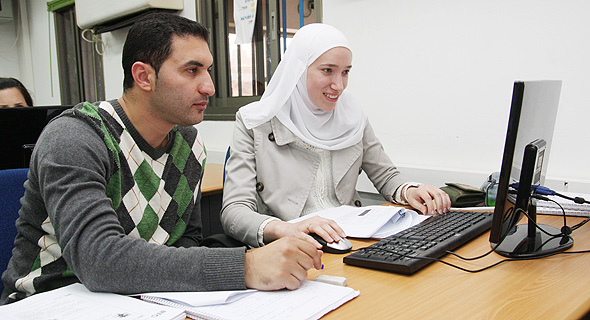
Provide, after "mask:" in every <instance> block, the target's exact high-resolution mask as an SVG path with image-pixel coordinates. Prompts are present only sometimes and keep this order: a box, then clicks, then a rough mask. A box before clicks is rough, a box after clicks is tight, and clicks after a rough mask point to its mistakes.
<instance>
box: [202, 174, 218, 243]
mask: <svg viewBox="0 0 590 320" xmlns="http://www.w3.org/2000/svg"><path fill="white" fill-rule="evenodd" d="M201 193H202V195H203V196H202V198H201V223H202V224H203V236H204V237H207V236H210V235H212V234H216V233H223V228H222V227H221V220H220V219H219V213H220V212H221V202H222V200H223V165H222V164H218V163H206V164H205V172H204V173H203V182H202V184H201Z"/></svg>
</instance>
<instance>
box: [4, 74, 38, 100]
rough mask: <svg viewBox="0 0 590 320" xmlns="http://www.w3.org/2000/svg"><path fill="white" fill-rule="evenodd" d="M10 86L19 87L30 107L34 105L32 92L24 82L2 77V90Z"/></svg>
mask: <svg viewBox="0 0 590 320" xmlns="http://www.w3.org/2000/svg"><path fill="white" fill-rule="evenodd" d="M9 88H17V89H18V91H20V93H21V94H22V95H23V97H24V98H25V102H26V103H27V106H29V107H30V106H32V105H33V98H31V94H30V93H29V90H27V88H26V87H25V85H24V84H22V83H21V82H20V81H18V80H17V79H15V78H0V90H4V89H9Z"/></svg>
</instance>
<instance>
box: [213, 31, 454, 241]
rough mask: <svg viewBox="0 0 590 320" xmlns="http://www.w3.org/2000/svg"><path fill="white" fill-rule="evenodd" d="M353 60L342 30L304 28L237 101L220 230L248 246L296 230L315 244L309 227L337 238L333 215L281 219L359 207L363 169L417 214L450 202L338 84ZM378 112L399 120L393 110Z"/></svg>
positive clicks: (340, 232)
mask: <svg viewBox="0 0 590 320" xmlns="http://www.w3.org/2000/svg"><path fill="white" fill-rule="evenodd" d="M351 68H352V51H351V49H350V46H349V44H348V41H347V39H346V38H345V37H344V35H343V34H342V33H341V32H340V31H338V30H337V29H335V28H334V27H331V26H328V25H325V24H310V25H307V26H304V27H302V28H301V29H300V30H299V31H298V32H297V33H296V34H295V36H294V38H293V40H292V42H291V44H290V45H289V47H288V49H287V51H286V53H285V55H284V56H283V58H282V60H281V62H280V63H279V66H278V67H277V70H276V71H275V72H274V74H273V77H272V79H271V81H270V83H269V84H268V87H267V89H266V91H265V92H264V94H263V96H262V98H261V100H260V101H258V102H253V103H251V104H249V105H246V106H244V107H242V108H240V110H239V111H238V113H237V115H236V124H235V129H234V137H233V142H232V146H231V149H230V150H231V152H230V157H229V159H228V161H227V164H226V181H225V185H224V188H223V206H222V212H221V221H222V224H223V228H224V230H225V232H226V233H227V234H228V235H230V236H232V237H234V238H235V239H237V240H239V241H241V242H244V243H247V244H248V245H251V246H254V247H259V246H264V245H267V244H272V242H273V241H275V240H277V239H281V238H283V237H297V238H300V239H303V240H306V241H309V242H310V243H312V244H314V245H316V247H318V248H321V245H320V244H319V243H318V242H317V241H315V240H314V239H313V238H312V237H311V236H310V235H309V234H310V233H316V234H317V235H319V236H321V237H322V238H323V239H324V240H326V241H327V242H333V241H339V240H340V239H341V238H343V237H345V236H346V233H345V232H344V230H342V228H340V226H339V225H338V224H337V223H336V222H334V221H333V220H328V219H324V218H321V217H313V218H310V219H307V220H304V221H301V222H299V223H289V222H287V221H288V220H292V219H295V218H298V217H300V216H303V215H306V214H309V213H312V212H315V211H319V210H322V209H325V208H330V207H337V206H340V205H356V206H361V205H362V203H361V201H360V200H361V199H360V196H359V194H358V193H357V191H356V184H357V180H358V176H359V175H360V173H361V171H364V172H365V173H366V174H367V176H368V177H369V179H370V180H371V182H372V183H373V185H374V186H375V187H376V189H377V190H378V191H379V192H380V193H381V195H383V197H384V199H385V200H387V201H393V202H396V203H401V204H407V205H410V206H412V207H414V208H415V209H417V210H418V211H419V212H421V213H423V214H439V213H444V212H446V211H447V210H448V209H450V206H451V201H450V199H449V196H448V195H447V194H446V193H445V192H444V191H442V190H441V189H439V188H436V187H434V186H431V185H421V184H418V183H414V182H411V181H410V180H409V179H408V178H407V177H404V176H403V175H402V174H401V173H400V171H399V170H398V169H397V168H396V167H395V166H394V165H393V163H392V162H391V160H390V159H389V157H388V156H387V154H386V153H385V151H384V150H383V146H382V145H381V143H380V142H379V139H378V138H377V136H376V135H375V132H374V131H373V128H372V127H371V125H370V123H369V121H368V119H367V117H366V115H365V114H364V112H363V110H362V107H361V102H360V101H359V100H357V99H356V98H355V97H354V96H353V95H351V94H350V93H349V92H348V91H346V87H347V84H348V77H349V72H350V70H351ZM384 98H385V96H384ZM386 116H387V117H390V118H391V119H392V121H402V120H400V119H397V118H396V112H395V109H394V108H392V110H391V113H390V114H389V115H386Z"/></svg>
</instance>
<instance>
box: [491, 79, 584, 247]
mask: <svg viewBox="0 0 590 320" xmlns="http://www.w3.org/2000/svg"><path fill="white" fill-rule="evenodd" d="M560 92H561V81H557V80H543V81H517V82H515V83H514V88H513V92H512V104H511V107H510V117H509V120H508V130H507V133H506V142H505V144H504V154H503V158H502V167H501V169H500V178H499V182H498V193H497V195H496V204H495V208H494V216H493V220H492V228H491V231H490V243H491V245H492V248H494V250H495V251H496V252H497V253H499V254H501V255H504V256H508V257H533V256H542V255H546V254H549V253H553V252H557V251H563V250H566V249H568V248H570V247H571V246H572V245H573V240H572V239H571V238H570V237H563V236H561V232H560V230H559V229H557V228H554V227H551V226H546V225H538V226H536V225H535V223H536V206H535V201H534V199H531V197H530V193H531V186H532V185H542V184H543V183H544V181H545V175H546V171H547V159H548V157H549V152H550V149H551V141H552V137H553V131H554V127H555V118H556V115H557V107H558V104H559V95H560ZM515 182H518V183H519V186H518V191H517V190H515V189H514V188H512V187H511V185H512V184H513V183H515ZM524 211H527V213H528V215H529V217H530V218H529V222H528V224H521V225H518V224H517V223H518V222H519V221H520V219H521V218H522V217H523V215H524ZM538 228H542V229H543V230H544V231H545V232H547V233H545V232H542V231H541V230H539V229H538Z"/></svg>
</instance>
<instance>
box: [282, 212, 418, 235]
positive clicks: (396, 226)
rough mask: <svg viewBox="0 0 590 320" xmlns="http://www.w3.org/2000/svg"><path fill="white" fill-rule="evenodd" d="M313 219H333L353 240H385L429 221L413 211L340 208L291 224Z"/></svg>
mask: <svg viewBox="0 0 590 320" xmlns="http://www.w3.org/2000/svg"><path fill="white" fill-rule="evenodd" d="M314 216H320V217H323V218H327V219H332V220H334V221H336V223H338V225H339V226H340V227H341V228H342V229H343V230H344V232H345V233H346V235H347V236H348V237H352V238H386V237H388V236H390V235H393V234H396V233H398V232H400V231H402V230H405V229H407V228H409V227H412V226H415V225H417V224H418V223H420V222H422V221H424V220H426V219H428V216H424V215H420V214H418V213H417V212H416V211H414V210H408V209H406V208H403V207H394V206H368V207H353V206H340V207H335V208H329V209H324V210H321V211H318V212H314V213H311V214H308V215H305V216H303V217H300V218H297V219H294V220H290V221H289V222H299V221H303V220H306V219H309V218H311V217H314Z"/></svg>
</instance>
